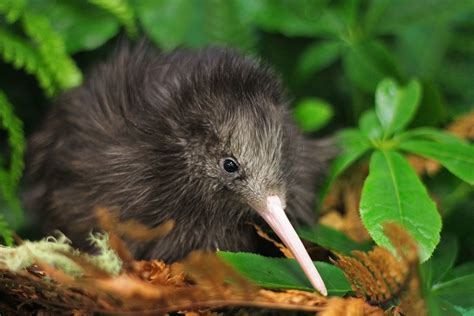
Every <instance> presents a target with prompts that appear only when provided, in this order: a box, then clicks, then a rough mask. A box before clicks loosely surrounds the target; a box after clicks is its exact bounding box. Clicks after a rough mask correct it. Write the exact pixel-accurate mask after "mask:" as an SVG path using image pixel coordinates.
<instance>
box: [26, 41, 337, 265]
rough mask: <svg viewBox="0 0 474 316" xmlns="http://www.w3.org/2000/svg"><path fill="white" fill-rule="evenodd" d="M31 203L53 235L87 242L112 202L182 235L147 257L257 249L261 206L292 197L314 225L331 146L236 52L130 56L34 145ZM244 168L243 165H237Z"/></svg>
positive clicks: (157, 245) (144, 50)
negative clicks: (301, 124)
mask: <svg viewBox="0 0 474 316" xmlns="http://www.w3.org/2000/svg"><path fill="white" fill-rule="evenodd" d="M29 146H30V147H29V156H28V157H29V158H28V175H27V179H26V182H27V185H28V191H27V194H26V205H27V207H28V208H29V209H30V210H32V211H33V212H34V213H35V214H37V215H38V216H39V218H40V221H41V223H42V224H43V225H44V226H43V227H44V228H45V232H51V231H52V230H53V229H59V230H61V231H63V232H64V233H65V234H66V235H67V236H68V237H69V238H71V239H72V240H73V242H74V243H75V244H76V245H84V244H85V243H86V238H87V236H88V234H89V232H90V231H91V229H93V228H97V226H96V222H97V221H96V219H95V217H94V209H95V208H96V207H98V206H103V207H106V208H109V209H110V210H114V211H115V212H117V214H118V216H119V218H120V219H122V220H126V219H135V220H138V221H140V222H142V223H144V224H146V225H148V226H150V227H154V226H156V225H158V224H160V223H163V222H164V221H166V220H167V219H173V220H174V221H175V223H176V226H175V229H174V230H173V231H172V232H171V233H170V234H169V235H168V236H166V237H164V238H161V239H158V240H154V241H153V242H149V243H146V244H133V243H131V244H130V247H131V250H132V252H133V254H134V255H135V256H136V257H139V258H152V257H155V258H161V259H164V260H167V261H173V260H177V259H180V258H182V257H183V256H185V255H186V254H187V253H189V252H190V251H191V250H193V249H201V248H204V249H213V250H214V249H217V248H219V249H221V250H247V251H256V244H255V238H256V236H255V234H254V232H253V228H252V227H251V226H249V225H248V224H246V222H248V221H260V218H261V217H260V216H258V215H259V214H258V213H257V212H255V209H260V208H261V207H264V204H262V203H263V202H262V201H264V198H265V197H266V196H270V195H275V196H276V195H277V196H279V197H281V200H282V201H283V204H285V201H286V213H287V214H288V216H289V218H290V220H291V221H292V222H293V224H296V223H298V222H306V223H311V221H312V214H313V202H314V201H313V200H314V198H315V184H316V182H317V180H318V179H319V178H320V176H321V173H322V171H323V170H324V168H325V162H326V160H327V159H328V154H327V153H328V151H327V148H326V146H327V145H326V144H321V143H318V142H316V141H309V140H306V139H304V138H303V136H302V135H301V133H300V132H299V131H298V129H297V128H296V126H295V125H294V123H293V122H292V120H291V116H290V113H289V111H288V109H287V100H286V97H285V94H284V92H283V89H282V87H281V85H280V82H279V80H278V79H277V78H276V77H275V75H274V74H273V73H272V72H271V71H270V70H269V69H268V68H267V67H265V66H262V65H261V64H260V63H258V62H257V61H255V60H253V59H251V58H246V57H242V56H240V55H239V54H236V53H234V52H232V51H229V50H222V49H206V50H201V51H197V52H196V51H195V52H192V51H185V50H177V51H175V52H173V53H169V54H160V53H157V52H156V51H155V50H153V49H151V48H149V47H148V46H146V45H142V46H140V47H138V48H136V49H134V50H132V49H129V48H124V49H122V50H121V51H120V52H119V53H118V54H116V56H115V57H113V58H112V59H111V60H110V61H108V62H107V63H105V64H102V65H99V66H98V67H96V69H94V71H93V72H92V73H91V74H90V75H89V76H88V77H87V79H86V81H85V83H84V84H83V85H82V86H80V87H78V88H76V89H73V90H72V91H69V92H67V93H65V94H64V95H62V96H60V97H59V98H58V100H57V102H56V104H55V105H54V107H53V108H52V110H51V112H50V114H49V116H48V117H47V120H46V122H45V124H44V126H43V127H42V129H41V130H40V131H39V132H38V133H36V134H35V135H34V136H33V137H32V138H31V139H30V143H29ZM236 169H237V170H236Z"/></svg>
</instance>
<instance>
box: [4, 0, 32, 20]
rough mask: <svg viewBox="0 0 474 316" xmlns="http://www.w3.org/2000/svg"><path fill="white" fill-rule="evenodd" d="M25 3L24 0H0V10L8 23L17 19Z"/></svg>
mask: <svg viewBox="0 0 474 316" xmlns="http://www.w3.org/2000/svg"><path fill="white" fill-rule="evenodd" d="M25 5H26V0H0V12H1V13H3V14H5V18H6V21H7V22H8V23H14V22H15V21H17V20H18V19H19V18H20V16H21V14H22V13H23V10H24V8H25Z"/></svg>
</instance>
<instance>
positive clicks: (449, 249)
mask: <svg viewBox="0 0 474 316" xmlns="http://www.w3.org/2000/svg"><path fill="white" fill-rule="evenodd" d="M458 248H459V247H458V243H457V240H456V238H455V237H454V236H451V235H446V236H443V238H442V239H441V243H440V244H439V245H438V247H437V248H436V251H435V252H434V253H433V256H432V257H431V258H430V260H428V261H426V262H425V263H423V265H422V266H421V269H422V270H425V271H424V274H425V275H428V276H429V279H428V280H426V281H427V286H428V287H431V285H432V284H437V283H439V282H440V281H441V280H442V279H443V278H444V277H445V276H446V274H447V273H448V272H449V271H450V270H451V269H452V267H453V266H454V262H455V261H456V258H457V254H458Z"/></svg>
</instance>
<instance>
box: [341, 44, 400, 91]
mask: <svg viewBox="0 0 474 316" xmlns="http://www.w3.org/2000/svg"><path fill="white" fill-rule="evenodd" d="M343 62H344V68H345V71H346V73H347V75H348V77H349V79H350V80H351V81H352V83H354V85H355V86H356V87H358V88H359V89H361V90H363V91H365V92H367V93H370V94H372V93H373V92H374V91H375V88H376V86H377V84H378V83H379V82H380V81H381V80H382V79H383V78H385V77H395V78H398V76H399V75H398V74H399V71H398V66H397V64H396V62H395V58H394V56H393V54H392V53H391V52H390V51H389V50H388V49H387V47H385V45H384V44H382V43H380V42H377V41H370V42H361V43H356V44H352V45H351V46H349V51H348V52H347V53H346V54H345V55H344V58H343Z"/></svg>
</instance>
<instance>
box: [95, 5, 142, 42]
mask: <svg viewBox="0 0 474 316" xmlns="http://www.w3.org/2000/svg"><path fill="white" fill-rule="evenodd" d="M89 2H90V3H92V4H94V5H96V6H98V7H100V8H102V9H104V10H106V11H107V12H109V13H110V14H112V15H113V16H115V17H116V18H117V19H118V20H119V21H120V23H121V24H122V25H123V26H124V27H125V30H126V31H127V33H128V35H130V36H131V37H135V36H136V35H137V24H136V18H135V12H134V11H133V9H132V7H131V6H130V3H129V2H128V0H89Z"/></svg>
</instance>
